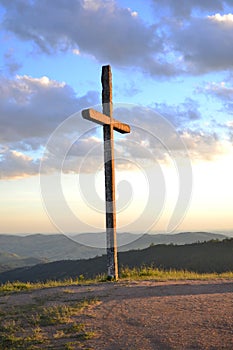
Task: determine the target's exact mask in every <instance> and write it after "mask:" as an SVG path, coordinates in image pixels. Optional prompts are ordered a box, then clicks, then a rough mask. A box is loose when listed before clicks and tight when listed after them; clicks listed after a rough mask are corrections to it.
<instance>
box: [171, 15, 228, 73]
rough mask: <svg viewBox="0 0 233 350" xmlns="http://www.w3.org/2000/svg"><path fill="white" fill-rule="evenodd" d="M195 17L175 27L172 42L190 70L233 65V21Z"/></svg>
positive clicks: (205, 69)
mask: <svg viewBox="0 0 233 350" xmlns="http://www.w3.org/2000/svg"><path fill="white" fill-rule="evenodd" d="M227 23H228V24H227V25H226V23H225V21H216V20H213V18H210V17H206V18H192V19H190V21H189V23H188V24H187V23H185V24H182V25H179V26H176V27H175V26H174V27H173V33H172V36H171V37H172V45H173V47H174V50H176V51H177V52H179V53H181V54H182V56H183V64H184V65H185V70H186V72H187V73H192V74H201V73H207V72H211V71H224V70H227V69H232V68H233V62H232V57H233V45H232V44H231V43H232V41H233V22H232V21H230V22H229V21H228V22H227Z"/></svg>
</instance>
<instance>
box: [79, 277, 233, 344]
mask: <svg viewBox="0 0 233 350" xmlns="http://www.w3.org/2000/svg"><path fill="white" fill-rule="evenodd" d="M99 288H100V289H99V291H98V287H97V290H96V293H97V295H99V298H100V300H101V301H102V303H101V304H99V305H98V306H96V307H95V308H94V309H92V310H91V312H87V315H86V318H85V323H86V324H88V327H89V328H90V329H91V330H92V331H94V332H95V333H96V335H97V337H96V338H95V339H93V340H90V341H89V342H88V343H87V344H88V345H89V346H91V347H92V348H93V349H96V350H104V349H106V350H123V349H124V350H126V349H127V350H142V349H145V350H150V349H151V350H152V349H153V350H155V349H164V350H165V349H166V350H170V349H178V350H181V349H185V350H189V349H190V350H191V349H200V350H201V349H202V350H203V349H211V350H214V349H228V350H232V349H233V281H222V282H220V281H211V282H210V281H209V282H203V281H202V282H201V281H192V282H153V281H150V282H145V281H140V282H134V283H132V282H131V283H129V284H127V283H123V284H122V283H120V284H115V285H108V286H104V288H103V289H102V288H101V287H99ZM87 344H86V345H87Z"/></svg>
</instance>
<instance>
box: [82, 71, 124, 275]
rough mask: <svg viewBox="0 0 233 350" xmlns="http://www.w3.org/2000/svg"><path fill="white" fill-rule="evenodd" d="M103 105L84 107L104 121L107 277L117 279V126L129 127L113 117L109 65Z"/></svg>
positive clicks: (85, 112)
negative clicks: (98, 110) (100, 109)
mask: <svg viewBox="0 0 233 350" xmlns="http://www.w3.org/2000/svg"><path fill="white" fill-rule="evenodd" d="M101 82H102V108H103V113H100V112H97V111H96V110H94V109H85V110H83V111H82V116H83V118H84V119H87V120H90V121H93V122H95V123H97V124H100V125H103V133H104V168H105V203H106V234H107V269H108V279H115V280H117V279H118V262H117V239H116V204H115V168H114V130H115V131H118V132H120V133H122V134H125V133H129V132H130V127H129V125H127V124H123V123H121V122H120V121H118V120H115V119H113V117H112V109H113V107H112V73H111V67H110V66H103V67H102V76H101Z"/></svg>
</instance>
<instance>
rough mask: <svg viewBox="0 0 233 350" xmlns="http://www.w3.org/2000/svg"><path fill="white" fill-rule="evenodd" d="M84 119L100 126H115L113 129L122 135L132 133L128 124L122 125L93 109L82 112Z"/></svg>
mask: <svg viewBox="0 0 233 350" xmlns="http://www.w3.org/2000/svg"><path fill="white" fill-rule="evenodd" d="M82 117H83V118H84V119H87V120H90V121H92V122H95V123H97V124H100V125H113V129H114V130H115V131H118V132H120V133H121V134H127V133H129V132H130V126H129V125H128V124H124V123H121V122H120V121H118V120H116V119H111V118H110V117H108V116H107V115H105V114H103V113H100V112H98V111H96V110H94V109H92V108H89V109H84V110H83V111H82Z"/></svg>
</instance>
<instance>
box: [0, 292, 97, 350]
mask: <svg viewBox="0 0 233 350" xmlns="http://www.w3.org/2000/svg"><path fill="white" fill-rule="evenodd" d="M50 302H51V300H50V301H48V303H50ZM55 302H57V301H56V300H55ZM96 302H97V300H96V299H93V298H92V299H86V298H85V299H82V300H78V301H70V302H69V304H68V303H66V304H63V303H62V300H61V301H60V304H52V305H50V304H48V305H47V306H43V305H41V304H40V303H39V304H27V305H25V304H23V305H14V306H12V305H5V308H4V309H3V310H2V317H1V319H0V349H4V350H8V349H9V350H14V349H25V350H27V349H28V350H29V349H32V350H33V349H55V348H56V349H69V348H72V346H74V344H76V348H77V344H79V345H80V342H84V341H85V340H87V339H91V338H92V337H94V336H95V334H94V333H93V332H88V331H86V329H85V325H84V324H82V323H79V322H78V315H79V314H80V311H81V310H82V309H84V308H86V307H88V306H89V305H92V304H95V303H96ZM72 340H73V341H72ZM72 344H73V345H72Z"/></svg>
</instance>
